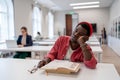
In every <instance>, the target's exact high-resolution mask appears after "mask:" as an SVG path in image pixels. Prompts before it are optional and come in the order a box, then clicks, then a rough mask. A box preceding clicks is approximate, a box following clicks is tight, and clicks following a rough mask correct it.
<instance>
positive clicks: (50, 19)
mask: <svg viewBox="0 0 120 80" xmlns="http://www.w3.org/2000/svg"><path fill="white" fill-rule="evenodd" d="M53 22H54V16H53V14H52V13H51V12H49V13H48V31H49V33H48V34H49V38H50V39H51V38H53V37H54V23H53Z"/></svg>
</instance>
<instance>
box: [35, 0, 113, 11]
mask: <svg viewBox="0 0 120 80" xmlns="http://www.w3.org/2000/svg"><path fill="white" fill-rule="evenodd" d="M37 1H38V3H40V4H41V5H43V6H45V7H48V8H50V9H52V10H57V11H58V10H72V7H71V6H69V4H71V3H82V2H94V1H100V7H110V6H111V5H112V3H113V2H114V0H37Z"/></svg>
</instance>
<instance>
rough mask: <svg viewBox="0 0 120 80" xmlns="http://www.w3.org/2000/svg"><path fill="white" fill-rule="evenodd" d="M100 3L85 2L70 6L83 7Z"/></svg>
mask: <svg viewBox="0 0 120 80" xmlns="http://www.w3.org/2000/svg"><path fill="white" fill-rule="evenodd" d="M99 3H100V2H99V1H96V2H84V3H73V4H70V6H82V5H91V4H92V5H93V4H99Z"/></svg>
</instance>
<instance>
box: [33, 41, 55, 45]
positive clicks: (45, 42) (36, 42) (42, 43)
mask: <svg viewBox="0 0 120 80" xmlns="http://www.w3.org/2000/svg"><path fill="white" fill-rule="evenodd" d="M54 43H55V42H54V41H52V42H50V41H48V42H47V41H35V42H33V44H37V45H54Z"/></svg>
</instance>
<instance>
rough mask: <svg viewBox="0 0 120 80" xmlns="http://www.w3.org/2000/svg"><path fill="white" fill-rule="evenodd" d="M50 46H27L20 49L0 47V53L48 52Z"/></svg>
mask: <svg viewBox="0 0 120 80" xmlns="http://www.w3.org/2000/svg"><path fill="white" fill-rule="evenodd" d="M51 48H52V46H29V47H22V48H7V47H6V46H4V47H0V51H25V52H39V51H50V50H51Z"/></svg>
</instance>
